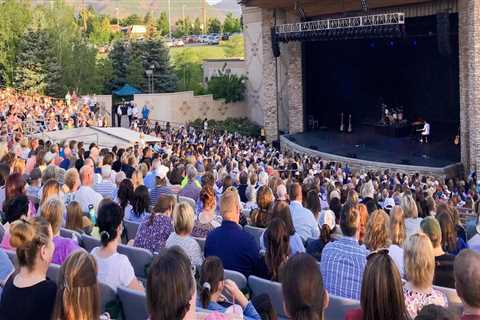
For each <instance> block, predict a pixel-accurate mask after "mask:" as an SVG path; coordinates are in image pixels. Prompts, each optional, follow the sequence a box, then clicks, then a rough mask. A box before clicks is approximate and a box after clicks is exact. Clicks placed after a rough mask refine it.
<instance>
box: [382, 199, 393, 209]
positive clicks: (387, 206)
mask: <svg viewBox="0 0 480 320" xmlns="http://www.w3.org/2000/svg"><path fill="white" fill-rule="evenodd" d="M393 207H395V200H394V199H393V198H386V199H385V201H384V202H383V209H386V210H391V209H392V208H393Z"/></svg>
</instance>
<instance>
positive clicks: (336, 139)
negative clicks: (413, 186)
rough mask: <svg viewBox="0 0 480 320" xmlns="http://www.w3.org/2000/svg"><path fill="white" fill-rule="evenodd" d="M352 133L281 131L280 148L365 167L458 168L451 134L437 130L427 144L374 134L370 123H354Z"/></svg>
mask: <svg viewBox="0 0 480 320" xmlns="http://www.w3.org/2000/svg"><path fill="white" fill-rule="evenodd" d="M354 129H355V130H354V131H353V132H352V133H350V134H349V133H342V132H339V131H337V130H333V129H330V130H325V131H323V130H318V131H310V132H305V133H299V134H293V135H284V136H282V137H281V138H282V139H281V144H282V148H288V149H290V150H295V151H298V152H302V153H309V154H314V155H315V154H316V155H318V156H321V157H322V158H325V159H329V160H332V161H341V162H348V163H349V164H350V165H353V166H355V165H357V166H358V167H359V168H360V167H362V168H363V167H367V168H378V169H397V170H398V171H408V172H420V173H423V174H434V175H445V176H452V175H454V174H453V173H452V168H455V171H456V170H458V163H459V162H460V146H459V145H455V144H454V143H453V141H454V136H449V135H446V134H437V135H433V136H432V137H431V139H430V140H431V141H430V143H429V144H421V143H420V142H419V141H418V140H416V139H413V138H412V137H389V136H383V135H378V134H375V132H374V131H375V128H374V127H372V126H359V127H356V128H355V127H354Z"/></svg>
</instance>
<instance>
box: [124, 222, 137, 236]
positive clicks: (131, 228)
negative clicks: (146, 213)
mask: <svg viewBox="0 0 480 320" xmlns="http://www.w3.org/2000/svg"><path fill="white" fill-rule="evenodd" d="M123 225H124V226H125V229H127V237H128V240H133V239H135V236H136V235H137V231H138V228H139V227H140V223H138V222H133V221H128V220H123Z"/></svg>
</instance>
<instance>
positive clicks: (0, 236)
mask: <svg viewBox="0 0 480 320" xmlns="http://www.w3.org/2000/svg"><path fill="white" fill-rule="evenodd" d="M4 234H5V229H4V228H3V226H2V224H1V223H0V241H2V239H3V235H4Z"/></svg>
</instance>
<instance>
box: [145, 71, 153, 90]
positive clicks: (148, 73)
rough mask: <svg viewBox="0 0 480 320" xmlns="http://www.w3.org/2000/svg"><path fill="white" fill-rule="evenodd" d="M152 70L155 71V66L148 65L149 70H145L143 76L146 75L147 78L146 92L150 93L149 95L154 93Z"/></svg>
mask: <svg viewBox="0 0 480 320" xmlns="http://www.w3.org/2000/svg"><path fill="white" fill-rule="evenodd" d="M153 70H155V65H153V64H151V65H150V68H149V69H147V70H145V74H146V75H147V78H148V91H150V93H153V91H154V82H153V79H154V75H153Z"/></svg>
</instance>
